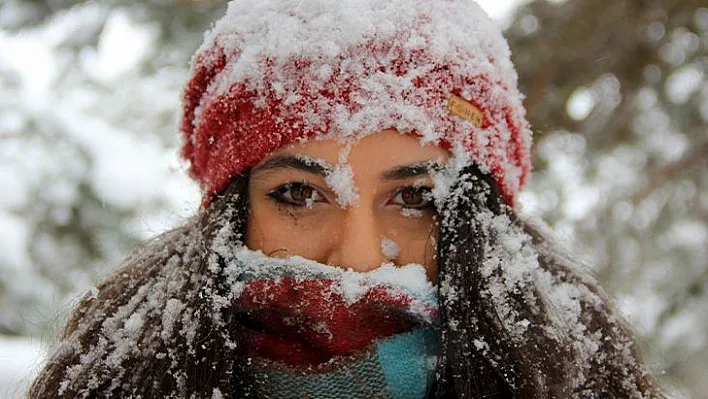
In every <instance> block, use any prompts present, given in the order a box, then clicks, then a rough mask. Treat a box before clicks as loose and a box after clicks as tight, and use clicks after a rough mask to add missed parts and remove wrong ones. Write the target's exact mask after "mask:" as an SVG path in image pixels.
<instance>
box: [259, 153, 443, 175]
mask: <svg viewBox="0 0 708 399" xmlns="http://www.w3.org/2000/svg"><path fill="white" fill-rule="evenodd" d="M277 169H296V170H302V171H304V172H307V173H311V174H313V175H318V176H321V177H323V178H326V177H327V175H328V174H330V173H331V172H332V169H333V168H332V167H330V166H328V165H326V164H325V163H323V162H318V161H317V160H315V159H309V158H307V157H302V156H296V155H280V156H276V157H273V158H271V159H269V160H267V161H265V162H264V163H263V164H261V165H259V166H258V167H256V168H254V169H253V172H252V175H260V174H262V173H267V172H269V171H273V170H277ZM442 169H443V166H442V165H441V164H439V163H437V162H435V161H423V162H415V163H411V164H407V165H400V166H396V167H394V168H392V169H389V170H387V171H384V172H382V173H381V175H380V178H381V179H382V180H403V179H409V178H411V177H418V176H423V175H427V174H429V173H430V172H436V171H440V170H442Z"/></svg>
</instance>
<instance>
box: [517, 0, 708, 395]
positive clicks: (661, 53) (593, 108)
mask: <svg viewBox="0 0 708 399" xmlns="http://www.w3.org/2000/svg"><path fill="white" fill-rule="evenodd" d="M506 34H507V37H508V38H509V39H510V42H511V46H512V51H513V54H514V60H515V63H516V64H517V65H518V69H519V74H520V81H521V84H522V86H523V89H522V90H523V91H524V92H526V93H527V94H528V98H527V101H526V105H527V107H528V109H529V112H530V117H531V121H532V124H533V126H534V127H535V132H536V139H535V140H536V145H535V150H536V152H535V157H536V159H535V162H534V164H535V166H536V170H535V172H534V177H533V182H532V184H531V185H530V186H531V187H530V190H529V191H528V192H527V195H526V197H525V200H526V205H527V207H528V208H530V209H529V211H530V213H534V214H539V215H541V216H542V217H543V218H544V219H545V220H546V221H548V222H550V223H551V224H552V225H553V226H554V227H555V229H556V231H559V232H561V233H562V234H564V235H566V237H567V238H569V240H570V241H571V242H572V243H573V244H574V245H576V246H577V247H583V248H584V252H585V254H586V256H585V257H584V258H585V259H586V260H587V263H588V264H590V265H593V266H594V268H595V272H596V274H597V276H598V278H599V279H600V280H601V281H602V283H603V285H604V286H605V287H607V289H608V290H609V291H610V292H611V293H612V294H613V295H615V296H616V297H617V298H618V302H617V303H618V306H619V307H620V309H621V310H622V311H623V312H624V314H626V315H627V317H628V319H629V321H630V322H631V323H632V324H633V325H634V326H635V330H636V331H637V333H638V335H639V336H640V337H641V338H642V340H643V341H644V343H645V344H644V347H645V350H644V352H645V357H646V360H647V362H648V364H649V367H650V368H651V369H652V371H653V372H654V373H655V374H657V375H660V376H662V377H661V378H662V382H664V383H665V384H672V385H675V386H678V387H688V389H689V390H691V391H692V393H693V394H694V395H696V396H697V397H699V396H702V395H701V394H700V393H701V392H702V393H705V392H708V381H706V380H705V375H706V374H707V373H708V335H706V331H708V167H707V166H708V4H706V2H705V0H649V1H640V0H614V1H611V2H607V1H604V0H570V1H567V2H565V3H560V4H559V3H557V2H554V3H547V2H543V1H535V2H533V3H530V4H529V5H527V6H525V7H523V8H521V9H519V10H518V11H517V13H516V16H515V18H514V22H513V23H512V24H511V26H510V28H509V29H508V30H507V32H506Z"/></svg>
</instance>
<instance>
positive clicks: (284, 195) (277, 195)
mask: <svg viewBox="0 0 708 399" xmlns="http://www.w3.org/2000/svg"><path fill="white" fill-rule="evenodd" d="M293 189H301V190H302V189H311V190H312V196H313V197H314V198H312V197H308V198H307V199H312V203H313V204H314V203H315V202H323V201H326V199H325V197H324V195H322V193H320V191H319V190H318V189H317V188H315V187H313V186H312V185H310V184H308V183H306V182H288V183H285V184H283V185H281V186H278V187H276V188H275V189H274V190H272V191H270V192H269V193H268V197H270V198H271V199H273V200H274V201H275V202H277V203H278V204H280V205H284V206H291V207H297V208H301V207H305V206H308V204H307V199H305V203H303V202H299V201H297V200H295V199H294V198H293V193H292V190H293ZM406 190H412V191H413V194H418V193H422V195H423V197H422V200H423V203H422V204H421V205H413V206H410V205H408V206H407V205H406V204H405V203H403V202H404V200H403V195H404V193H405V192H406ZM288 196H289V198H288ZM398 198H400V201H398V202H394V201H396V200H397V199H398ZM390 202H393V203H394V204H396V205H398V206H401V207H403V208H408V209H419V210H424V209H428V208H432V207H433V206H434V204H433V201H432V189H431V188H430V187H425V186H406V187H400V188H399V189H397V190H396V192H395V193H394V195H393V198H392V199H391V201H390Z"/></svg>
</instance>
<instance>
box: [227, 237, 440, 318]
mask: <svg viewBox="0 0 708 399" xmlns="http://www.w3.org/2000/svg"><path fill="white" fill-rule="evenodd" d="M226 270H227V271H228V273H229V274H232V275H236V276H235V277H234V276H232V277H229V278H237V279H240V280H244V279H248V278H249V277H248V276H252V277H257V278H258V279H277V278H282V277H290V278H296V279H302V280H305V279H312V278H322V279H331V280H333V281H334V282H335V284H336V285H335V286H334V287H333V291H334V292H336V293H337V294H339V295H341V296H342V297H343V299H344V300H345V301H346V303H348V304H354V303H356V302H357V301H359V300H360V299H361V298H363V297H364V296H365V295H366V294H367V293H368V292H369V291H370V290H371V289H373V288H375V287H386V288H387V289H389V290H392V292H400V293H403V294H405V295H406V296H408V297H411V298H413V299H414V301H413V303H412V304H411V305H410V306H409V308H410V310H411V312H413V313H414V314H419V315H420V316H422V317H426V318H428V317H430V315H429V314H428V313H429V311H430V304H429V303H428V302H429V301H430V300H431V298H435V297H436V290H435V287H434V286H433V284H432V283H431V282H430V281H429V280H428V278H427V274H426V270H425V267H424V266H423V265H419V264H407V265H403V266H395V265H393V264H390V263H387V264H383V265H381V266H380V267H378V268H375V269H373V270H371V271H368V272H357V271H354V270H351V269H348V270H345V269H343V268H340V267H336V266H330V265H325V264H322V263H318V262H315V261H312V260H309V259H305V258H302V257H299V256H291V257H287V258H272V257H269V256H266V255H265V254H263V253H262V252H261V251H254V250H251V249H248V248H247V247H245V246H244V247H240V248H238V249H236V250H235V256H234V261H233V263H232V264H231V265H229V266H228V267H227V269H226Z"/></svg>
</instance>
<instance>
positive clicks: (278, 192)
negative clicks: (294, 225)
mask: <svg viewBox="0 0 708 399" xmlns="http://www.w3.org/2000/svg"><path fill="white" fill-rule="evenodd" d="M305 188H307V189H311V190H312V195H313V196H314V197H315V198H312V197H308V198H307V199H310V198H312V202H313V203H315V202H322V200H323V199H324V196H323V195H322V194H321V193H320V192H319V190H317V189H316V188H315V187H313V186H312V185H310V184H307V183H305V182H289V183H285V184H283V185H281V186H278V187H276V188H275V189H274V190H272V191H270V192H269V193H268V197H270V198H272V199H273V200H274V201H275V202H277V203H278V204H280V205H285V206H292V207H298V208H300V207H305V206H308V204H307V199H305V203H302V202H298V201H297V200H295V199H294V198H293V197H292V196H293V193H292V190H293V189H305ZM288 194H289V197H290V198H287V197H286V195H288Z"/></svg>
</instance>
